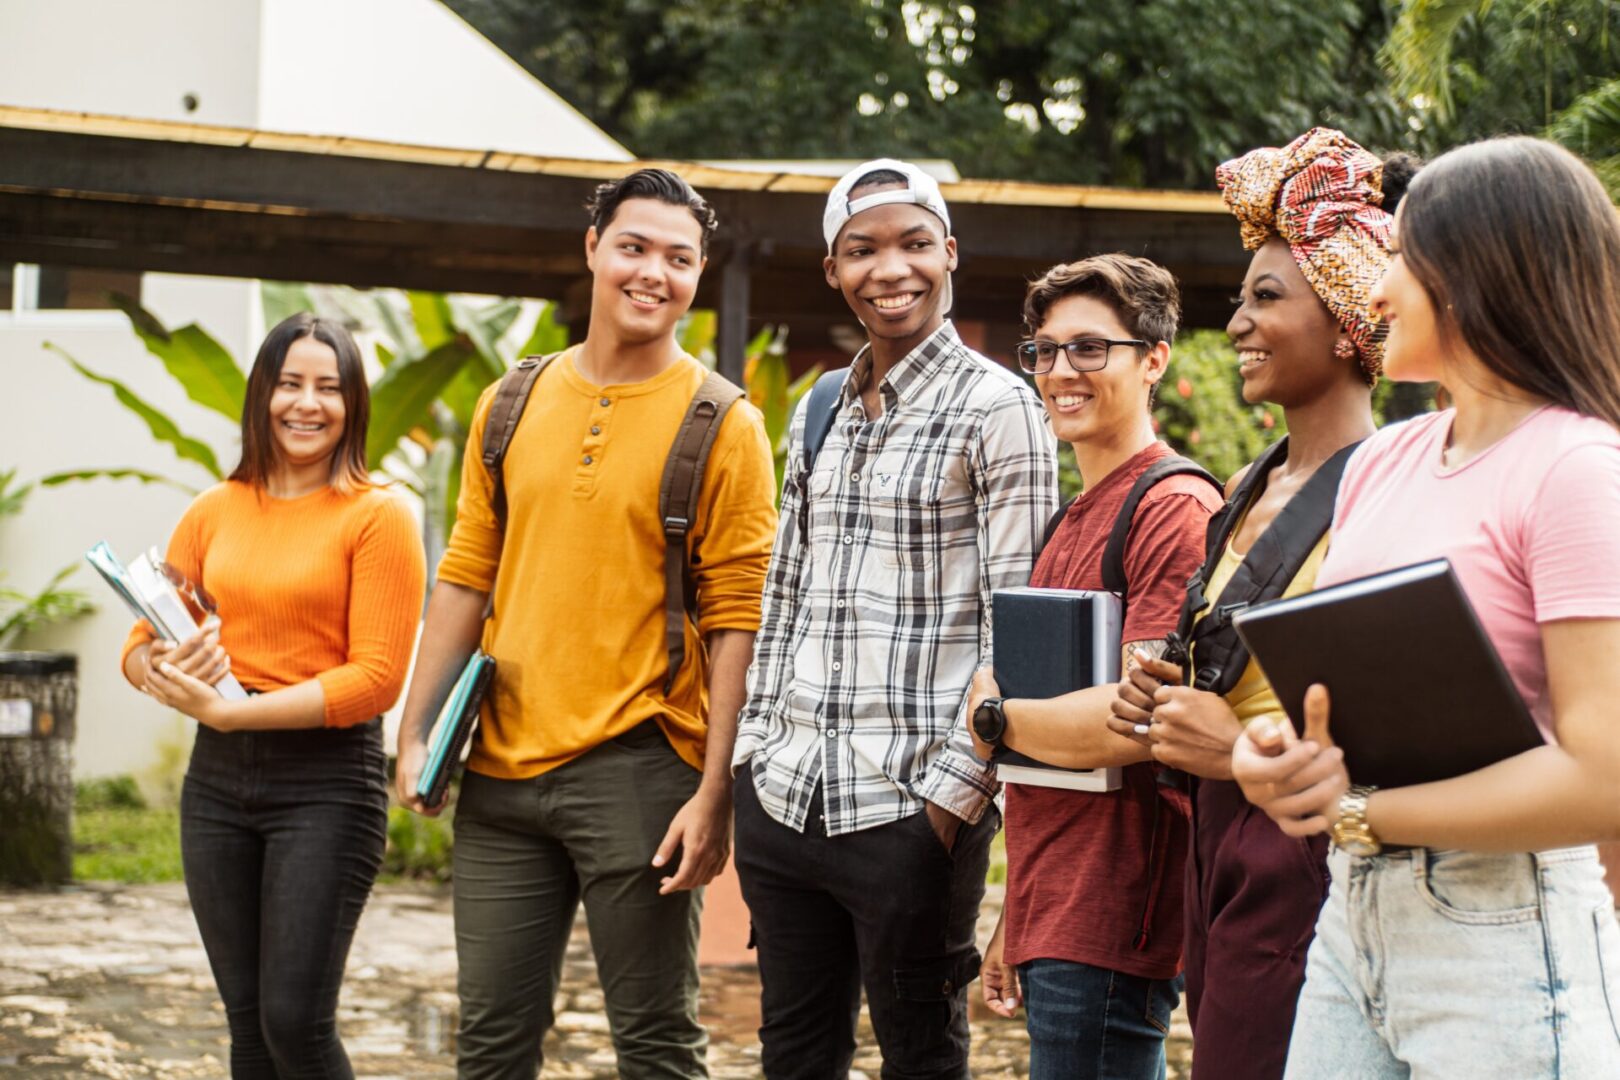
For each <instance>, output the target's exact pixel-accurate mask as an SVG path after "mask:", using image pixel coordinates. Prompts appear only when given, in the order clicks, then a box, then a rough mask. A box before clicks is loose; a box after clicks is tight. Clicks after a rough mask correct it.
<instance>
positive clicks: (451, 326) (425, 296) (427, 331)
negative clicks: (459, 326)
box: [405, 289, 456, 352]
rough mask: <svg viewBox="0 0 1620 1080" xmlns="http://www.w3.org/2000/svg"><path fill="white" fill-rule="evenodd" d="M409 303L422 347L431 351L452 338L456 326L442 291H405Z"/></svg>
mask: <svg viewBox="0 0 1620 1080" xmlns="http://www.w3.org/2000/svg"><path fill="white" fill-rule="evenodd" d="M405 298H406V300H408V301H409V302H410V305H411V318H412V319H413V320H414V321H415V322H416V334H417V336H418V337H419V338H421V339H422V348H423V349H424V350H425V351H426V352H432V351H433V350H434V349H437V348H438V347H439V346H440V345H443V344H444V343H445V342H447V341H451V340H454V338H455V336H456V327H455V320H454V317H453V316H452V315H451V313H450V298H449V297H447V296H445V294H444V293H430V292H418V291H416V290H415V289H412V290H409V291H407V292H406V293H405Z"/></svg>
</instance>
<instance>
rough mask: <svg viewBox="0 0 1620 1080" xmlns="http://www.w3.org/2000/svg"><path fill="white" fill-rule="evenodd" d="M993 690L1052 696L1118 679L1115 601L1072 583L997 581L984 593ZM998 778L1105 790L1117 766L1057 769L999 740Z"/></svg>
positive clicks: (1015, 694) (1116, 773) (1115, 780)
mask: <svg viewBox="0 0 1620 1080" xmlns="http://www.w3.org/2000/svg"><path fill="white" fill-rule="evenodd" d="M991 633H992V635H993V640H994V642H995V646H994V649H993V654H994V665H995V673H996V683H997V684H998V685H999V686H1000V687H1001V696H1002V697H1009V698H1053V697H1058V696H1060V695H1062V694H1068V693H1072V692H1074V691H1075V690H1084V689H1086V688H1087V687H1089V686H1098V685H1100V684H1102V683H1112V682H1118V681H1119V649H1120V642H1119V635H1120V603H1119V597H1117V596H1115V595H1114V594H1113V593H1107V592H1090V591H1085V590H1080V589H1034V588H1017V589H997V590H996V591H995V593H994V594H992V596H991ZM991 760H992V761H993V762H994V764H995V766H996V774H997V776H999V777H1000V778H1001V780H1002V781H1003V782H1004V783H1009V784H1031V785H1034V786H1037V787H1059V788H1068V789H1070V790H1073V791H1113V790H1114V789H1115V788H1117V787H1119V783H1120V779H1119V770H1118V769H1064V768H1060V767H1058V766H1056V765H1048V764H1046V763H1045V762H1041V761H1036V760H1034V759H1033V758H1030V757H1026V756H1025V755H1023V754H1020V753H1018V752H1017V751H1016V750H1009V749H1007V748H1006V747H1002V748H1000V749H999V750H997V751H996V754H995V756H994V757H993V758H992V759H991Z"/></svg>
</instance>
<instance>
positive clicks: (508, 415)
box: [480, 353, 562, 619]
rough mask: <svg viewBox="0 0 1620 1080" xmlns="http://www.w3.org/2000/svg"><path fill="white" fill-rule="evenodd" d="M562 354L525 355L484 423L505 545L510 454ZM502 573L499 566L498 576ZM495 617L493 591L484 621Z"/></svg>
mask: <svg viewBox="0 0 1620 1080" xmlns="http://www.w3.org/2000/svg"><path fill="white" fill-rule="evenodd" d="M561 355H562V353H552V354H551V355H550V356H525V357H524V358H523V359H522V360H519V361H518V362H517V366H515V367H514V368H512V370H511V371H508V372H507V373H506V374H505V375H502V376H501V381H500V382H499V383H498V384H496V387H495V401H494V403H493V404H491V405H490V407H489V415H488V416H487V417H486V418H485V420H484V442H483V448H482V452H481V454H480V457H481V459H482V460H483V462H484V471H485V472H487V473H489V479H490V482H491V484H493V485H494V491H493V492H492V493H491V494H490V499H489V506H490V509H491V510H493V511H494V512H495V522H496V524H497V525H499V526H500V529H501V545H502V547H503V548H504V547H505V544H506V451H507V449H508V448H509V447H510V446H511V445H512V436H513V435H515V434H517V426H518V421H519V420H521V419H522V418H523V409H524V406H526V405H528V403H529V394H530V393H531V392H532V391H533V390H534V384H535V383H536V382H538V381H539V379H540V373H541V372H542V371H544V370H546V368H547V367H548V366H550V364H551V362H552V361H553V360H555V359H557V357H559V356H561ZM499 572H500V568H499V565H497V567H496V573H497V574H498V573H499ZM494 614H495V590H494V588H493V587H492V588H491V589H490V590H489V599H488V601H486V602H485V604H484V618H485V619H489V618H492V617H493V616H494Z"/></svg>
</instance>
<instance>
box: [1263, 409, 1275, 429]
mask: <svg viewBox="0 0 1620 1080" xmlns="http://www.w3.org/2000/svg"><path fill="white" fill-rule="evenodd" d="M1260 426H1261V427H1263V428H1265V429H1266V430H1267V431H1270V430H1271V429H1272V428H1274V427H1276V426H1277V418H1276V417H1275V416H1272V415H1271V414H1270V413H1268V412H1263V413H1261V414H1260Z"/></svg>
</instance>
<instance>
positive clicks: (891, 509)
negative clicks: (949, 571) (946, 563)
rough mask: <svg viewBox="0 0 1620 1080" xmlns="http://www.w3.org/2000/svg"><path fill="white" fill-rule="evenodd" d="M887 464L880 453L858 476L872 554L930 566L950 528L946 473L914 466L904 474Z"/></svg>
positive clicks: (909, 565)
mask: <svg viewBox="0 0 1620 1080" xmlns="http://www.w3.org/2000/svg"><path fill="white" fill-rule="evenodd" d="M885 464H886V463H885V462H884V460H883V459H882V458H881V457H880V458H878V459H877V461H876V462H874V465H875V466H876V467H875V468H873V469H871V470H869V471H868V472H867V475H866V476H865V477H864V478H863V480H862V483H863V485H864V491H865V495H866V506H867V510H868V513H870V515H871V520H872V533H871V536H872V539H871V546H872V549H873V554H875V555H876V556H877V559H878V561H879V562H880V563H882V564H883V565H884V566H887V567H892V568H895V569H899V570H902V571H904V570H918V569H921V568H923V567H925V566H930V565H932V564H933V562H934V561H935V559H937V558H938V557H939V548H940V544H941V541H942V540H943V539H944V538H945V537H944V533H945V531H946V530H947V529H948V528H949V523H948V522H946V521H945V515H944V512H943V511H944V507H943V506H942V499H941V492H942V491H943V490H944V488H945V477H944V476H943V475H941V474H940V473H937V472H935V473H932V474H930V473H927V472H924V471H923V470H921V469H918V468H916V467H915V466H913V467H912V469H911V471H910V473H909V474H908V473H904V472H900V471H899V470H897V469H895V468H893V467H892V466H891V467H889V468H885V467H884V466H885Z"/></svg>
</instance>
